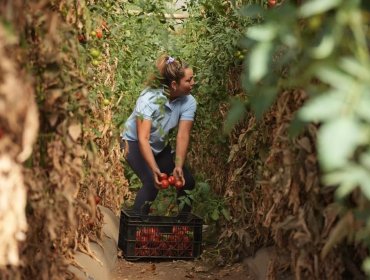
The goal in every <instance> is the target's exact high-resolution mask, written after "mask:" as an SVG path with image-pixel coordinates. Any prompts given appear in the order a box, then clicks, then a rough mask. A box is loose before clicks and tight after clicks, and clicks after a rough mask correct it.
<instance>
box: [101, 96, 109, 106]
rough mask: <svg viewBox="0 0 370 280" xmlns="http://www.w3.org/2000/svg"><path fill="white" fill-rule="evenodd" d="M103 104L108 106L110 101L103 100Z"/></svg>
mask: <svg viewBox="0 0 370 280" xmlns="http://www.w3.org/2000/svg"><path fill="white" fill-rule="evenodd" d="M103 104H104V105H105V106H108V105H109V104H110V101H109V99H106V98H105V99H104V100H103Z"/></svg>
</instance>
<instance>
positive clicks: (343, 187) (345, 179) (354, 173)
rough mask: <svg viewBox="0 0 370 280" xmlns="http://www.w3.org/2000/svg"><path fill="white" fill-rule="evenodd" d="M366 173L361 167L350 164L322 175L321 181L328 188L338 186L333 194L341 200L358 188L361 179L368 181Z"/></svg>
mask: <svg viewBox="0 0 370 280" xmlns="http://www.w3.org/2000/svg"><path fill="white" fill-rule="evenodd" d="M367 173H368V172H367V170H365V169H364V168H363V167H362V166H360V165H353V164H350V165H347V166H345V167H344V168H342V169H341V170H339V171H334V172H330V173H328V174H326V175H324V177H323V181H324V183H325V184H326V185H329V186H335V185H338V188H337V190H336V193H335V194H336V196H337V197H338V198H343V197H345V196H347V195H348V194H350V193H351V192H352V191H353V190H354V189H355V188H356V187H358V186H359V185H360V184H361V182H362V181H363V179H370V177H369V175H368V174H367Z"/></svg>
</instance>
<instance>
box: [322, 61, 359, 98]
mask: <svg viewBox="0 0 370 280" xmlns="http://www.w3.org/2000/svg"><path fill="white" fill-rule="evenodd" d="M316 76H317V77H318V78H319V79H320V80H322V81H323V82H326V83H328V84H329V85H331V86H332V87H334V88H336V89H338V90H340V91H345V92H350V91H352V90H353V86H354V83H355V81H354V80H353V77H351V76H349V75H347V74H345V73H343V72H341V71H339V70H338V69H335V68H332V67H321V68H318V69H317V70H316Z"/></svg>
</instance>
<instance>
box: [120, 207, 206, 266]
mask: <svg viewBox="0 0 370 280" xmlns="http://www.w3.org/2000/svg"><path fill="white" fill-rule="evenodd" d="M202 225H203V221H202V219H201V218H199V217H197V216H195V215H193V214H191V213H182V214H179V215H178V216H176V217H165V216H143V215H140V214H137V213H135V212H134V211H133V210H122V211H121V217H120V229H119V240H118V247H119V248H120V249H121V250H122V251H123V255H124V257H125V259H127V260H137V259H144V258H151V259H194V258H197V257H199V256H200V253H201V245H202Z"/></svg>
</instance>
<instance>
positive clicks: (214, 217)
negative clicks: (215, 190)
mask: <svg viewBox="0 0 370 280" xmlns="http://www.w3.org/2000/svg"><path fill="white" fill-rule="evenodd" d="M219 218H220V216H219V214H218V210H217V209H214V210H213V212H212V214H211V219H212V220H214V221H218V219H219Z"/></svg>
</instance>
